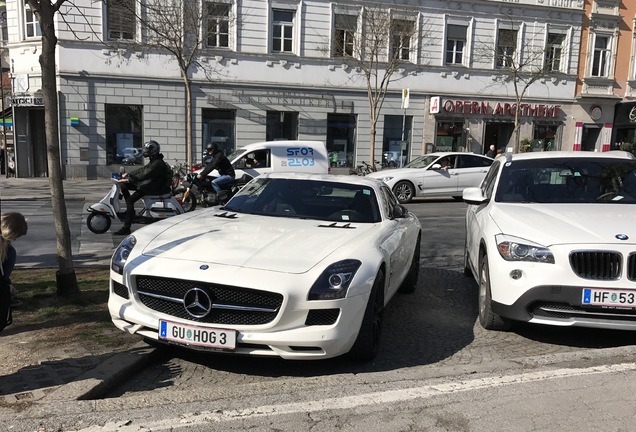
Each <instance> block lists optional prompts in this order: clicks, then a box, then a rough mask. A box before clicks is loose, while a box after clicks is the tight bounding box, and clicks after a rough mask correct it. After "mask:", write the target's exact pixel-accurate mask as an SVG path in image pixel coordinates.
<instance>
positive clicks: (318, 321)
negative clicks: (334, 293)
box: [305, 309, 340, 326]
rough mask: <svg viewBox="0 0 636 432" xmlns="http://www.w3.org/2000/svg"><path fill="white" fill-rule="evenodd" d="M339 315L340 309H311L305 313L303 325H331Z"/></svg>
mask: <svg viewBox="0 0 636 432" xmlns="http://www.w3.org/2000/svg"><path fill="white" fill-rule="evenodd" d="M338 316H340V309H312V310H310V311H309V313H308V314H307V319H306V320H305V325H308V326H313V325H332V324H334V323H335V322H336V320H337V319H338Z"/></svg>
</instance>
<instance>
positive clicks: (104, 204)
mask: <svg viewBox="0 0 636 432" xmlns="http://www.w3.org/2000/svg"><path fill="white" fill-rule="evenodd" d="M113 180H114V181H115V183H114V184H113V187H111V188H110V191H109V192H108V193H107V194H106V196H105V197H104V198H102V199H101V201H99V202H98V203H95V204H93V205H91V206H90V207H88V212H89V215H88V217H87V218H86V226H88V229H89V230H91V232H94V233H95V234H104V233H105V232H106V231H108V230H109V229H110V225H111V223H112V221H113V219H115V218H117V219H119V220H120V221H122V222H123V221H124V217H125V215H126V212H125V211H122V210H121V207H120V203H119V200H120V197H121V186H120V183H119V182H118V180H119V179H118V178H116V177H114V178H113ZM141 201H142V203H143V207H142V208H141V210H135V216H134V218H133V223H139V224H149V223H153V222H157V221H160V220H162V219H166V218H169V217H171V216H176V215H179V214H183V213H184V211H183V207H181V204H180V203H179V201H178V200H177V199H176V198H175V197H174V196H173V195H172V193H167V194H163V195H144V196H143V197H142V198H141Z"/></svg>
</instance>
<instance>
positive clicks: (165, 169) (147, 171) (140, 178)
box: [113, 140, 172, 235]
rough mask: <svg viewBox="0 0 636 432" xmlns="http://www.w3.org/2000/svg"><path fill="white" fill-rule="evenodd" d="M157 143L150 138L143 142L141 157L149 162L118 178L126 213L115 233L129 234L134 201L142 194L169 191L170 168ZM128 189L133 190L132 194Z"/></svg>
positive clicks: (133, 214) (157, 193) (156, 193)
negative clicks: (122, 222) (122, 224)
mask: <svg viewBox="0 0 636 432" xmlns="http://www.w3.org/2000/svg"><path fill="white" fill-rule="evenodd" d="M160 150H161V147H160V146H159V143H158V142H157V141H154V140H150V141H148V142H147V143H145V144H144V147H143V153H142V154H143V157H146V158H148V159H149V160H150V163H148V164H147V165H144V166H143V167H141V168H139V169H137V170H135V171H132V172H130V173H124V174H123V175H122V178H121V179H120V180H119V182H120V183H121V194H122V196H123V197H124V199H125V200H126V215H125V217H124V226H123V227H122V228H121V229H120V230H119V231H116V232H114V233H113V234H115V235H128V234H130V227H131V226H132V221H133V218H134V216H135V203H136V202H137V201H139V200H140V199H141V197H143V196H144V195H162V194H167V193H170V185H171V182H172V168H170V165H168V164H167V163H166V162H164V160H163V154H161V153H160ZM130 190H134V191H135V192H133V193H132V194H131V193H130Z"/></svg>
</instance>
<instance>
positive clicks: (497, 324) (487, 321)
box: [477, 254, 510, 331]
mask: <svg viewBox="0 0 636 432" xmlns="http://www.w3.org/2000/svg"><path fill="white" fill-rule="evenodd" d="M478 284H479V287H478V291H477V292H478V295H479V298H478V301H477V304H478V306H479V324H481V326H482V327H483V328H485V329H486V330H499V331H505V330H509V329H510V321H508V320H506V319H504V318H502V317H501V316H499V315H498V314H496V313H494V312H493V311H492V293H491V291H490V270H489V268H488V256H487V255H486V254H483V255H482V257H481V259H480V260H479V281H478Z"/></svg>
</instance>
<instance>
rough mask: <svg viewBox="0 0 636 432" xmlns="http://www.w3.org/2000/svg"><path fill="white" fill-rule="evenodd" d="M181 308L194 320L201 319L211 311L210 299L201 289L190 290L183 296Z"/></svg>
mask: <svg viewBox="0 0 636 432" xmlns="http://www.w3.org/2000/svg"><path fill="white" fill-rule="evenodd" d="M183 307H185V310H186V312H187V313H188V314H190V315H191V316H193V317H195V318H203V317H204V316H206V315H207V314H209V313H210V310H211V309H212V299H211V298H210V296H209V295H208V293H206V292H205V291H203V290H202V289H201V288H192V289H191V290H189V291H188V292H187V293H185V295H184V296H183Z"/></svg>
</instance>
